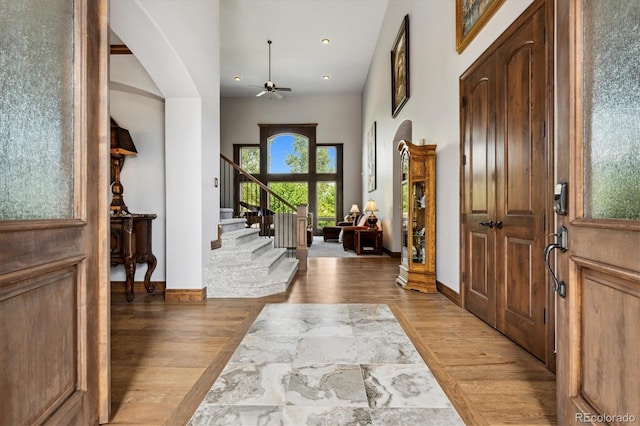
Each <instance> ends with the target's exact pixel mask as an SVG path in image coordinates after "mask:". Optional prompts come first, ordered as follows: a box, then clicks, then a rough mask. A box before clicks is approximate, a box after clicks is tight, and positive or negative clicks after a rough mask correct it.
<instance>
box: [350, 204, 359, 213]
mask: <svg viewBox="0 0 640 426" xmlns="http://www.w3.org/2000/svg"><path fill="white" fill-rule="evenodd" d="M349 213H360V209H359V208H358V205H357V204H352V205H351V210H349Z"/></svg>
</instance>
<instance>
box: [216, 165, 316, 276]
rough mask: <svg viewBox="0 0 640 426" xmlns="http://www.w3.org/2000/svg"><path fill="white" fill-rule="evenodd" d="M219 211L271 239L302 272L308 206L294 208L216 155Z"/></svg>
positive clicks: (304, 258) (238, 168)
mask: <svg viewBox="0 0 640 426" xmlns="http://www.w3.org/2000/svg"><path fill="white" fill-rule="evenodd" d="M300 207H303V209H302V210H301V209H300ZM220 208H221V209H224V210H226V211H229V212H231V215H232V217H241V218H245V219H246V220H247V227H253V228H259V229H260V231H259V235H260V236H262V237H265V238H273V239H274V247H284V248H286V249H287V251H288V253H289V255H291V256H292V255H293V254H294V253H295V255H296V257H298V260H300V263H299V268H300V269H302V268H303V267H304V269H306V258H307V257H306V251H307V247H308V246H307V229H308V227H309V226H311V225H310V224H311V223H312V221H310V220H308V207H307V206H306V205H304V206H297V207H296V206H294V205H293V204H291V203H290V202H289V201H287V200H286V199H284V198H283V197H282V196H280V195H279V194H277V193H275V192H274V191H273V190H272V189H271V188H269V186H268V185H266V184H265V183H263V182H261V181H260V180H259V179H257V178H256V177H255V176H253V174H251V173H249V172H247V171H246V170H244V169H243V168H242V167H240V166H239V165H238V164H236V163H235V162H233V161H232V160H230V159H229V158H228V157H226V156H225V155H224V154H220ZM311 238H312V237H311ZM301 250H303V251H304V253H301V252H300V251H301ZM303 262H304V265H302V264H303Z"/></svg>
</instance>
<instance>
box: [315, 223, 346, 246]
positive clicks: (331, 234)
mask: <svg viewBox="0 0 640 426" xmlns="http://www.w3.org/2000/svg"><path fill="white" fill-rule="evenodd" d="M352 225H353V222H351V221H343V222H338V223H336V226H325V227H323V228H322V238H323V240H324V241H329V240H334V241H338V242H339V241H340V233H341V232H342V229H343V228H344V227H345V226H352Z"/></svg>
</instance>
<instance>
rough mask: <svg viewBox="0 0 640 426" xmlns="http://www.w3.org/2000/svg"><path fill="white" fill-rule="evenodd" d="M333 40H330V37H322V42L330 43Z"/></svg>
mask: <svg viewBox="0 0 640 426" xmlns="http://www.w3.org/2000/svg"><path fill="white" fill-rule="evenodd" d="M330 42H331V40H329V39H328V38H323V39H322V44H329V43H330Z"/></svg>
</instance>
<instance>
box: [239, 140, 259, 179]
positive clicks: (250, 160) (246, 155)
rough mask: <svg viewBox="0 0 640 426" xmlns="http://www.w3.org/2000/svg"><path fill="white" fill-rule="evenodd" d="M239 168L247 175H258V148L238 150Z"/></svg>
mask: <svg viewBox="0 0 640 426" xmlns="http://www.w3.org/2000/svg"><path fill="white" fill-rule="evenodd" d="M240 167H242V168H243V169H244V170H245V171H247V172H249V173H260V147H259V146H258V147H255V148H250V147H242V148H240Z"/></svg>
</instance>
